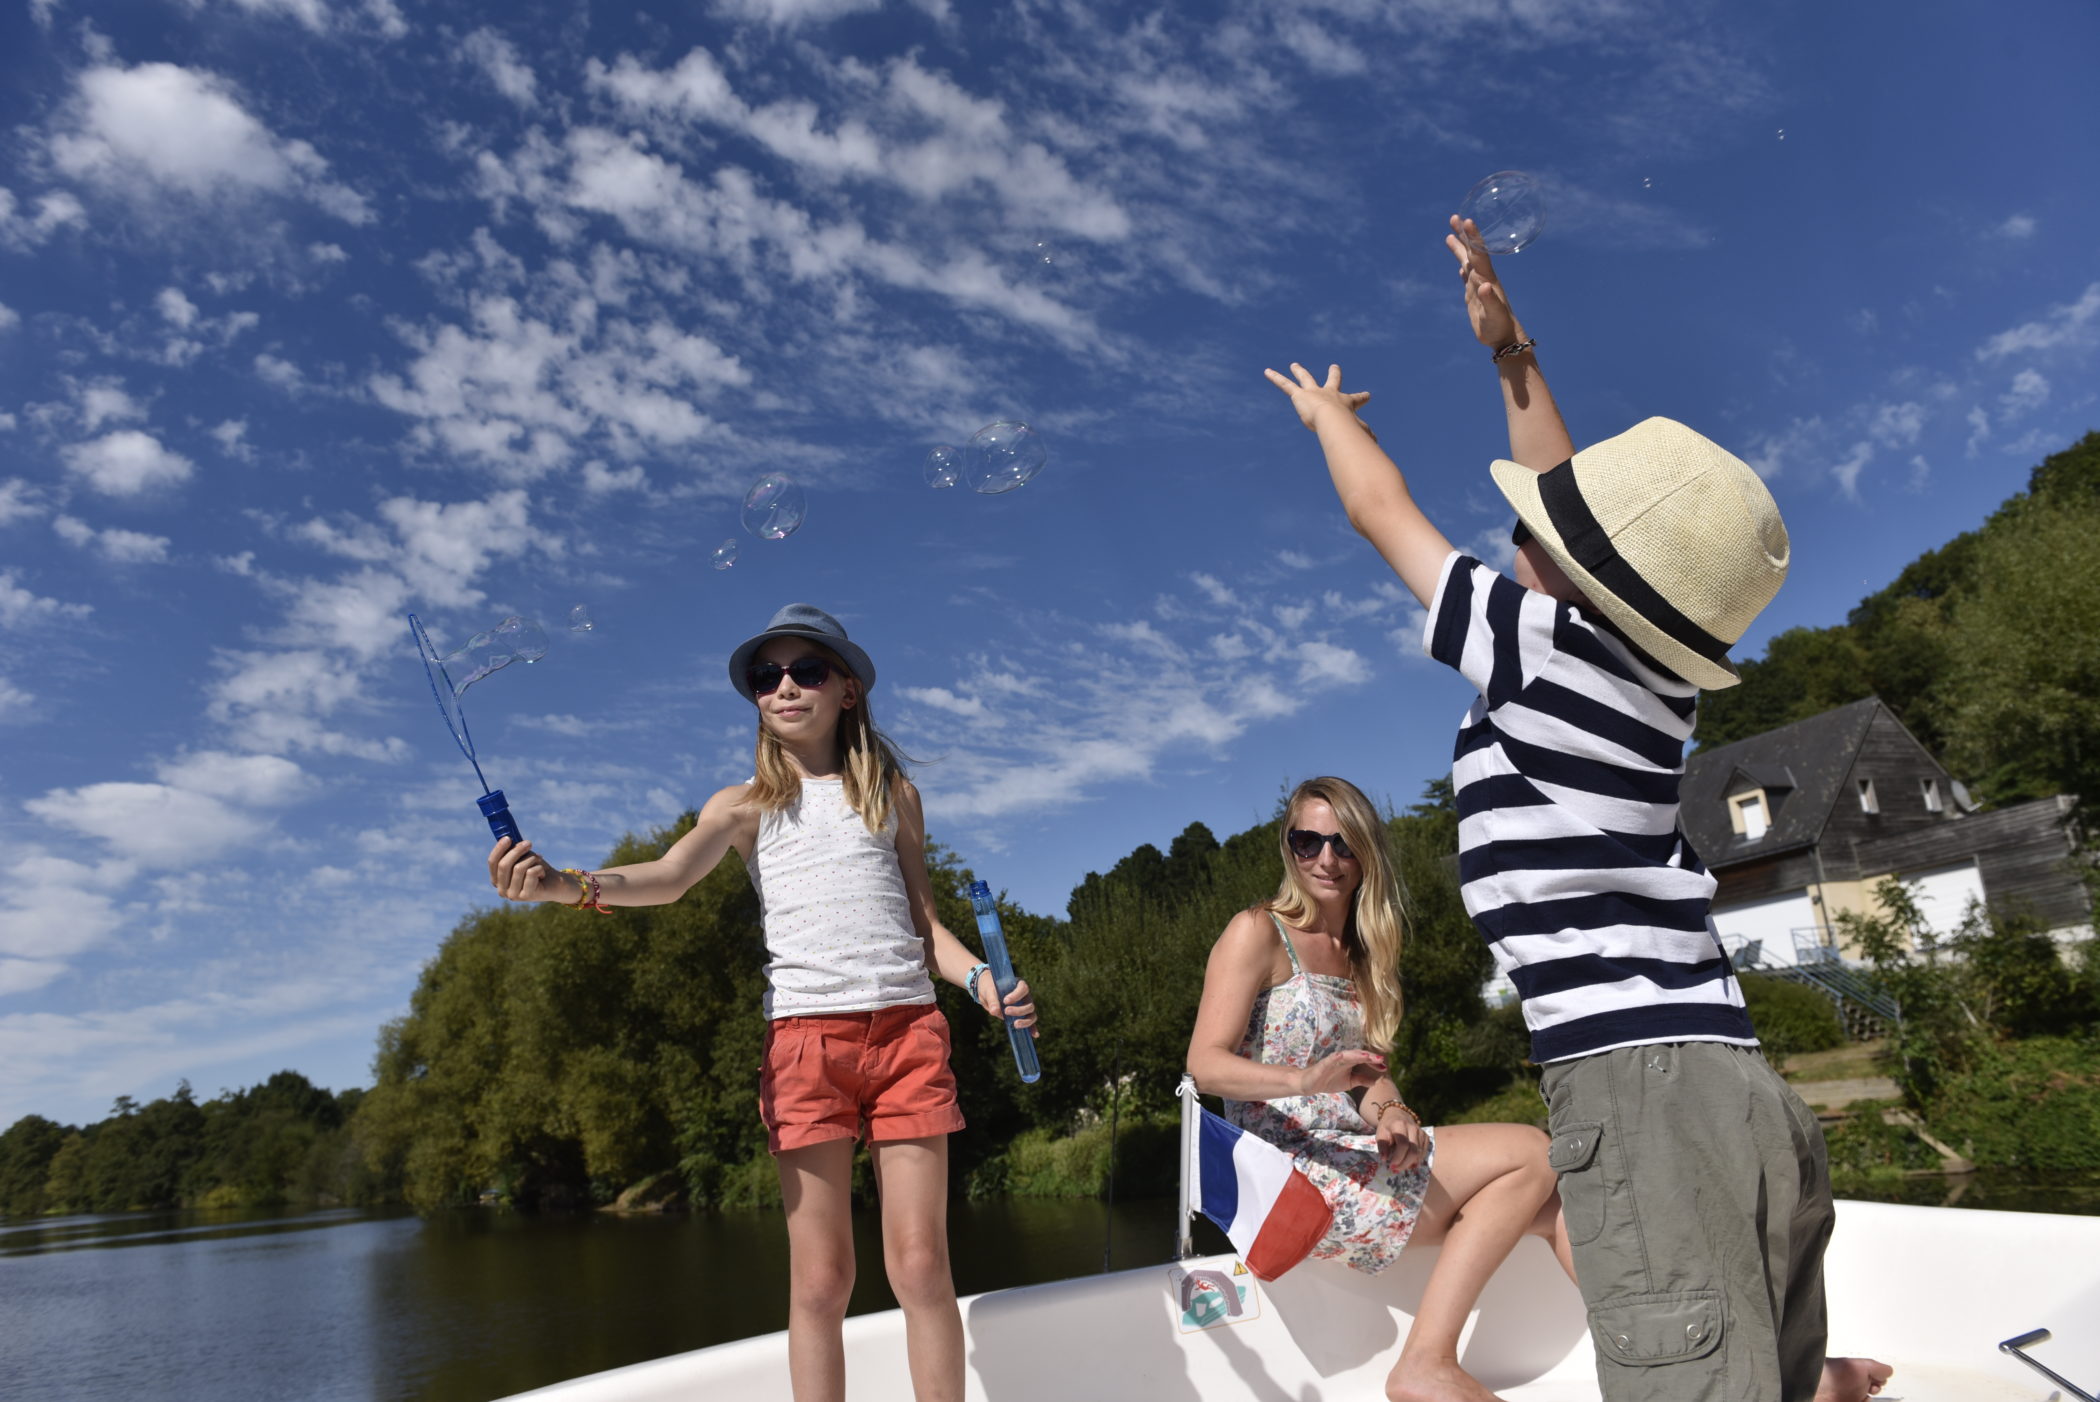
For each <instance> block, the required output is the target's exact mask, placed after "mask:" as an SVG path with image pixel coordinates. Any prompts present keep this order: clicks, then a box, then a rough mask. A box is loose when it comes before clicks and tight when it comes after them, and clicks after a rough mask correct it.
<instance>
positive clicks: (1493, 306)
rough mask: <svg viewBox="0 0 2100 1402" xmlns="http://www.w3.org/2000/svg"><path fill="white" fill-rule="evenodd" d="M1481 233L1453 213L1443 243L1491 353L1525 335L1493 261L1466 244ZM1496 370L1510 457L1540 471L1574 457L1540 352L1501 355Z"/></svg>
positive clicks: (1468, 312) (1468, 316) (1477, 332)
mask: <svg viewBox="0 0 2100 1402" xmlns="http://www.w3.org/2000/svg"><path fill="white" fill-rule="evenodd" d="M1479 237H1480V230H1479V229H1478V227H1476V226H1475V225H1474V224H1473V222H1472V221H1471V220H1465V221H1463V222H1462V221H1460V219H1459V217H1458V216H1457V215H1455V214H1454V215H1452V216H1451V232H1450V233H1448V234H1446V235H1445V236H1444V247H1446V248H1448V249H1450V250H1451V256H1452V257H1454V258H1456V259H1457V260H1458V276H1459V278H1460V280H1462V281H1463V282H1464V283H1465V287H1466V319H1467V320H1468V321H1470V322H1472V324H1473V334H1474V336H1475V337H1477V338H1478V339H1479V341H1480V344H1482V345H1483V346H1486V347H1487V348H1488V350H1489V351H1491V352H1492V351H1499V350H1501V349H1503V348H1504V347H1505V346H1514V345H1521V344H1522V343H1523V342H1524V341H1525V340H1527V339H1528V338H1527V337H1526V336H1525V334H1524V324H1523V323H1522V322H1520V321H1518V320H1517V314H1516V312H1515V311H1513V310H1511V308H1510V305H1509V297H1508V295H1507V294H1506V293H1505V292H1504V291H1503V290H1502V279H1501V278H1500V277H1498V276H1497V275H1496V273H1495V260H1494V259H1492V258H1490V257H1488V255H1487V254H1486V253H1485V252H1484V251H1483V250H1481V249H1479V248H1477V247H1475V246H1474V245H1473V243H1471V242H1469V240H1470V239H1478V238H1479ZM1495 368H1496V370H1498V371H1500V372H1501V377H1502V412H1503V414H1504V416H1505V417H1507V418H1508V420H1509V460H1510V461H1511V462H1514V463H1521V464H1522V465H1523V466H1525V467H1528V468H1530V469H1531V470H1532V471H1534V472H1544V471H1546V470H1547V469H1549V468H1553V467H1557V466H1559V465H1560V464H1561V463H1564V462H1566V461H1567V460H1568V459H1569V458H1571V457H1573V456H1574V455H1575V444H1574V443H1573V441H1572V440H1570V439H1569V437H1568V426H1567V425H1566V424H1564V423H1562V422H1561V418H1560V409H1559V408H1558V407H1557V406H1556V405H1555V404H1554V402H1553V394H1552V392H1551V391H1550V390H1548V389H1547V388H1546V377H1545V375H1544V374H1542V373H1540V371H1539V362H1538V356H1537V355H1536V354H1534V353H1533V352H1532V351H1530V350H1528V349H1527V350H1521V351H1518V352H1516V353H1515V354H1513V355H1505V356H1503V357H1502V359H1500V360H1498V361H1496V362H1495Z"/></svg>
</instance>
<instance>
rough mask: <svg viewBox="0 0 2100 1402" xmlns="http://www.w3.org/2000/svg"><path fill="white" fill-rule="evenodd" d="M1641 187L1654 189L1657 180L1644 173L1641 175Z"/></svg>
mask: <svg viewBox="0 0 2100 1402" xmlns="http://www.w3.org/2000/svg"><path fill="white" fill-rule="evenodd" d="M1641 188H1642V189H1643V190H1652V189H1654V188H1655V182H1654V181H1653V180H1651V179H1649V178H1648V177H1647V176H1645V175H1644V176H1642V177H1641Z"/></svg>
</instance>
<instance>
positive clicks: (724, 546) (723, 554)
mask: <svg viewBox="0 0 2100 1402" xmlns="http://www.w3.org/2000/svg"><path fill="white" fill-rule="evenodd" d="M707 562H708V563H709V564H711V565H713V566H714V567H715V568H716V569H718V570H726V569H728V568H729V567H730V566H731V565H733V564H735V563H736V537H735V536H731V537H730V538H729V539H727V540H725V541H723V542H722V543H721V544H720V545H717V546H716V547H715V553H714V554H713V555H711V556H709V557H708V561H707Z"/></svg>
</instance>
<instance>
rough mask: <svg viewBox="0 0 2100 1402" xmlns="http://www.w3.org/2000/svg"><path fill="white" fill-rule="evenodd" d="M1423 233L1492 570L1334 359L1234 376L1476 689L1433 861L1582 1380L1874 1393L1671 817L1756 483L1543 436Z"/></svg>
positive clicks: (1644, 454) (1661, 1394)
mask: <svg viewBox="0 0 2100 1402" xmlns="http://www.w3.org/2000/svg"><path fill="white" fill-rule="evenodd" d="M1451 224H1452V230H1453V236H1452V237H1451V238H1449V239H1447V240H1446V243H1447V244H1448V246H1449V247H1450V248H1451V251H1452V253H1453V254H1454V255H1455V256H1456V257H1457V259H1458V262H1459V273H1460V276H1461V277H1462V278H1463V279H1464V280H1465V284H1466V305H1467V311H1468V314H1469V317H1470V319H1471V321H1472V323H1473V329H1474V333H1475V335H1476V336H1477V337H1478V338H1479V339H1480V340H1481V342H1482V343H1483V344H1485V345H1487V346H1489V347H1491V348H1492V349H1493V357H1492V359H1493V361H1494V363H1495V365H1496V366H1497V368H1498V370H1499V371H1500V374H1501V382H1502V393H1503V404H1504V409H1505V411H1506V413H1507V416H1508V421H1509V435H1510V455H1511V457H1512V458H1513V459H1514V461H1511V462H1498V463H1496V464H1495V465H1494V467H1493V469H1492V471H1493V476H1494V480H1495V484H1496V486H1497V487H1499V488H1500V489H1501V490H1502V492H1503V494H1504V495H1505V496H1506V497H1508V498H1509V501H1510V503H1511V505H1512V506H1514V507H1515V508H1516V511H1517V516H1518V524H1517V528H1516V533H1515V537H1514V539H1515V543H1516V545H1517V556H1516V561H1515V565H1514V568H1513V570H1512V573H1513V574H1514V575H1515V576H1516V579H1515V581H1514V582H1512V581H1511V580H1509V579H1505V578H1503V577H1502V576H1500V575H1498V574H1496V573H1495V572H1494V571H1493V570H1491V569H1489V568H1488V567H1487V566H1485V565H1483V564H1481V563H1480V562H1479V561H1477V560H1474V559H1471V558H1469V557H1467V556H1465V555H1462V554H1460V553H1459V552H1457V551H1455V550H1453V549H1452V547H1451V545H1450V542H1448V541H1447V540H1445V538H1444V536H1443V535H1442V533H1441V532H1439V531H1438V530H1437V528H1436V527H1435V526H1434V525H1432V524H1431V523H1430V521H1429V520H1428V518H1427V517H1425V516H1424V515H1423V514H1422V512H1421V509H1420V508H1419V507H1417V506H1416V505H1415V503H1414V500H1413V498H1412V497H1411V496H1410V495H1409V493H1408V490H1407V485H1406V482H1405V481H1404V480H1403V479H1402V477H1401V475H1400V472H1399V470H1398V469H1397V468H1396V467H1395V466H1394V465H1393V462H1392V460H1391V459H1390V458H1388V457H1387V456H1386V455H1385V454H1384V453H1383V452H1382V451H1381V450H1380V449H1379V448H1378V446H1377V440H1376V439H1375V438H1374V437H1373V436H1372V435H1371V433H1370V431H1369V430H1368V429H1367V428H1365V427H1364V426H1363V424H1362V423H1361V422H1360V421H1359V420H1358V418H1357V410H1358V409H1360V408H1361V407H1362V406H1363V405H1364V403H1365V402H1366V401H1367V400H1368V399H1369V398H1370V396H1369V395H1368V394H1366V393H1363V392H1354V393H1345V392H1343V390H1342V388H1341V370H1340V367H1339V366H1336V367H1331V368H1330V370H1329V371H1328V376H1327V379H1326V381H1325V383H1319V382H1316V381H1315V380H1314V379H1313V377H1312V376H1311V374H1309V373H1308V372H1307V371H1306V370H1305V369H1304V367H1302V366H1299V365H1296V364H1293V365H1292V367H1291V370H1292V375H1293V377H1294V378H1290V379H1287V378H1285V377H1284V376H1282V375H1280V374H1278V373H1277V372H1276V371H1274V370H1270V371H1266V372H1265V373H1266V374H1267V376H1268V378H1269V379H1270V381H1271V382H1273V383H1274V384H1275V385H1276V386H1277V387H1278V388H1279V389H1282V390H1283V391H1284V392H1285V393H1287V394H1288V395H1290V397H1291V402H1292V405H1293V407H1294V408H1296V409H1297V411H1298V416H1299V418H1300V419H1301V420H1302V421H1303V422H1304V424H1305V426H1306V427H1307V428H1309V429H1311V430H1312V431H1313V432H1314V433H1315V434H1317V435H1318V436H1319V439H1320V446H1321V448H1322V449H1323V450H1324V452H1325V454H1326V458H1327V466H1328V471H1329V473H1330V475H1331V476H1332V478H1333V480H1334V486H1335V490H1336V492H1337V493H1338V494H1339V495H1340V497H1341V500H1342V505H1343V507H1344V508H1345V509H1346V510H1347V511H1348V514H1349V520H1350V523H1351V524H1352V525H1354V526H1355V527H1356V529H1357V530H1358V532H1360V533H1361V534H1362V535H1364V536H1365V537H1366V538H1367V539H1368V540H1370V542H1371V543H1372V544H1373V545H1374V546H1376V547H1377V549H1378V551H1379V553H1380V554H1381V555H1382V556H1384V558H1385V560H1386V562H1387V563H1388V564H1390V565H1391V566H1392V567H1393V570H1394V572H1395V573H1396V574H1398V575H1399V576H1400V579H1401V581H1402V582H1403V583H1405V584H1406V585H1407V587H1408V588H1409V589H1410V590H1411V591H1413V593H1414V595H1415V597H1416V598H1417V599H1419V600H1421V601H1422V604H1423V605H1424V607H1426V608H1427V609H1428V610H1429V622H1428V627H1427V636H1426V639H1425V642H1426V645H1427V647H1428V650H1429V653H1430V655H1431V656H1433V657H1435V658H1436V659H1437V660H1438V661H1440V662H1443V663H1445V664H1447V665H1449V666H1451V667H1454V668H1456V669H1457V670H1458V671H1459V672H1460V673H1462V674H1463V675H1464V676H1465V677H1466V678H1467V680H1469V681H1471V682H1472V683H1473V684H1474V685H1475V686H1476V687H1478V688H1479V690H1480V693H1481V696H1480V699H1479V700H1477V701H1476V702H1474V704H1473V707H1472V709H1471V710H1470V711H1469V712H1468V713H1467V715H1466V718H1465V721H1464V723H1463V725H1462V727H1461V729H1460V731H1459V739H1458V747H1457V753H1456V757H1455V759H1454V762H1453V765H1452V782H1453V787H1454V789H1455V791H1456V794H1457V800H1458V812H1459V868H1460V881H1461V883H1462V885H1463V890H1464V896H1465V902H1466V909H1467V912H1468V913H1469V914H1471V915H1472V917H1473V919H1474V923H1475V924H1476V925H1477V926H1478V927H1479V928H1480V930H1481V933H1482V934H1483V935H1484V936H1485V937H1486V938H1487V939H1488V941H1489V943H1490V944H1491V946H1492V947H1493V949H1494V953H1495V960H1496V965H1497V967H1498V968H1499V969H1501V970H1502V971H1503V972H1504V973H1506V974H1507V975H1508V976H1509V977H1510V979H1511V980H1512V981H1513V982H1514V983H1515V984H1516V987H1517V990H1518V992H1519V994H1520V995H1521V996H1522V997H1523V1000H1524V1013H1525V1021H1526V1023H1527V1025H1528V1026H1529V1027H1530V1029H1531V1034H1532V1057H1533V1059H1534V1060H1535V1061H1538V1062H1540V1063H1542V1064H1544V1065H1545V1074H1544V1079H1543V1082H1542V1085H1541V1089H1542V1090H1543V1092H1544V1093H1545V1095H1546V1098H1547V1102H1548V1106H1549V1117H1550V1118H1549V1126H1550V1132H1551V1135H1552V1148H1551V1156H1552V1161H1553V1167H1554V1169H1555V1170H1556V1172H1557V1173H1558V1175H1559V1178H1560V1194H1561V1202H1562V1211H1563V1213H1564V1217H1565V1231H1566V1238H1567V1242H1568V1244H1569V1246H1570V1247H1571V1248H1572V1252H1573V1256H1574V1261H1575V1269H1576V1276H1577V1281H1578V1284H1579V1285H1580V1287H1581V1290H1582V1294H1583V1300H1584V1302H1585V1304H1586V1305H1587V1306H1588V1309H1589V1316H1590V1324H1591V1333H1592V1336H1593V1338H1594V1340H1595V1343H1596V1351H1597V1371H1598V1376H1599V1381H1600V1382H1601V1383H1602V1385H1603V1389H1604V1395H1605V1397H1606V1398H1607V1399H1609V1402H1634V1399H1644V1400H1645V1399H1657V1400H1658V1402H1660V1399H1670V1400H1671V1402H1691V1399H1709V1398H1710V1399H1723V1398H1726V1399H1742V1402H1770V1399H1775V1398H1780V1399H1786V1402H1808V1399H1810V1398H1811V1397H1813V1396H1816V1395H1818V1385H1819V1382H1820V1383H1821V1384H1822V1386H1823V1391H1822V1393H1821V1395H1822V1396H1823V1397H1825V1398H1847V1397H1849V1398H1859V1397H1863V1396H1865V1395H1867V1394H1868V1393H1870V1392H1878V1391H1879V1390H1880V1388H1881V1384H1882V1382H1883V1381H1885V1380H1886V1378H1887V1376H1888V1370H1887V1369H1886V1368H1885V1367H1883V1366H1881V1365H1878V1364H1870V1363H1868V1362H1866V1361H1865V1360H1847V1359H1835V1360H1831V1364H1830V1367H1829V1368H1828V1369H1826V1368H1825V1366H1824V1358H1823V1345H1824V1334H1825V1324H1824V1310H1823V1277H1822V1257H1823V1247H1824V1244H1825V1242H1826V1241H1827V1240H1828V1238H1829V1234H1830V1226H1831V1201H1830V1184H1829V1178H1828V1173H1827V1170H1826V1164H1825V1156H1824V1148H1823V1136H1822V1132H1821V1130H1820V1129H1819V1128H1818V1127H1817V1125H1816V1121H1815V1116H1814V1115H1813V1114H1812V1113H1811V1112H1810V1111H1809V1110H1808V1108H1807V1107H1806V1106H1805V1105H1804V1104H1802V1102H1801V1100H1800V1098H1799V1097H1798V1096H1796V1095H1795V1094H1794V1093H1793V1092H1792V1091H1791V1090H1790V1089H1789V1088H1788V1087H1787V1086H1786V1084H1785V1082H1783V1081H1782V1080H1780V1078H1779V1077H1778V1076H1777V1075H1776V1074H1775V1073H1774V1072H1773V1071H1772V1069H1771V1067H1770V1066H1769V1065H1768V1064H1767V1063H1766V1062H1765V1060H1764V1058H1763V1056H1762V1055H1761V1054H1760V1053H1759V1051H1758V1049H1757V1045H1758V1044H1757V1037H1756V1034H1755V1033H1754V1032H1753V1031H1752V1030H1751V1026H1750V1019H1749V1016H1748V1014H1747V1013H1746V1012H1745V1011H1744V1007H1743V998H1742V992H1741V989H1740V988H1739V987H1738V985H1737V983H1736V979H1735V975H1734V971H1733V969H1731V968H1730V967H1729V964H1728V959H1727V956H1726V955H1725V954H1723V953H1722V951H1721V947H1720V943H1719V941H1718V939H1717V938H1716V937H1715V935H1714V933H1713V930H1712V924H1711V920H1710V918H1709V915H1708V907H1709V906H1710V904H1711V902H1712V898H1713V891H1714V884H1715V883H1714V880H1713V878H1712V877H1711V876H1710V875H1708V874H1707V872H1706V869H1705V867H1704V866H1703V865H1701V863H1700V861H1699V858H1698V855H1697V854H1696V853H1694V852H1693V851H1692V849H1691V847H1690V846H1689V845H1688V844H1687V843H1686V842H1685V840H1684V837H1683V835H1682V833H1681V832H1680V831H1679V828H1678V822H1677V802H1678V784H1679V782H1680V780H1681V779H1682V777H1683V773H1684V758H1683V756H1684V746H1685V744H1686V742H1687V741H1689V740H1690V738H1691V735H1692V726H1693V720H1694V713H1695V710H1696V706H1697V700H1698V693H1699V689H1700V688H1701V687H1725V686H1732V685H1734V684H1735V683H1736V681H1737V680H1738V678H1737V675H1736V672H1735V670H1734V668H1733V667H1731V666H1730V665H1729V663H1728V658H1727V650H1728V647H1729V646H1730V645H1731V644H1733V643H1734V642H1736V641H1737V640H1738V639H1739V638H1741V636H1742V635H1743V632H1744V631H1745V630H1746V629H1747V628H1748V627H1749V626H1750V624H1751V622H1752V621H1754V620H1755V619H1756V617H1757V615H1758V613H1759V612H1760V611H1761V610H1762V609H1763V608H1764V606H1765V605H1766V604H1767V603H1769V602H1770V601H1771V599H1772V596H1773V595H1774V594H1775V593H1777V592H1778V590H1779V586H1780V584H1781V583H1782V582H1784V580H1785V578H1786V570H1787V558H1788V544H1787V535H1786V527H1785V525H1784V524H1783V523H1782V522H1781V521H1780V518H1779V511H1778V508H1777V506H1776V505H1775V504H1774V503H1773V501H1772V497H1771V494H1770V493H1769V492H1767V491H1766V490H1765V487H1764V484H1763V482H1761V481H1760V480H1759V479H1758V477H1757V474H1756V473H1754V472H1752V471H1751V470H1750V469H1749V468H1748V467H1747V466H1745V465H1744V464H1743V463H1742V462H1740V461H1739V460H1737V459H1736V458H1735V457H1734V456H1733V455H1731V454H1729V453H1728V452H1727V451H1725V450H1724V449H1722V448H1720V447H1719V446H1718V445H1716V444H1714V443H1712V442H1709V441H1708V440H1707V439H1705V438H1703V437H1701V436H1700V435H1698V434H1697V433H1694V432H1693V431H1692V430H1690V429H1688V428H1686V427H1684V426H1683V425H1682V424H1677V423H1673V422H1671V421H1669V420H1667V419H1649V420H1647V421H1646V422H1644V423H1641V424H1637V425H1635V426H1634V427H1633V428H1631V429H1629V430H1627V431H1626V432H1625V433H1623V434H1620V435H1619V436H1618V437H1616V438H1612V439H1607V440H1606V441H1604V442H1602V443H1599V444H1597V445H1595V446H1594V447H1591V448H1588V449H1586V450H1584V451H1583V452H1581V453H1577V452H1575V451H1574V445H1573V443H1572V442H1571V441H1570V440H1569V437H1568V433H1567V429H1566V427H1565V425H1563V423H1562V422H1561V417H1560V413H1559V411H1558V409H1556V408H1555V407H1554V404H1553V400H1552V397H1551V395H1550V394H1548V393H1547V390H1546V384H1545V381H1544V379H1543V378H1542V377H1541V375H1540V373H1539V369H1538V364H1537V361H1536V360H1535V358H1534V357H1533V356H1532V354H1531V351H1532V345H1533V343H1532V341H1531V340H1530V339H1528V338H1527V337H1526V336H1525V335H1524V332H1523V329H1522V327H1521V326H1520V325H1519V324H1518V323H1517V320H1516V318H1515V316H1514V314H1513V313H1512V312H1511V311H1510V308H1509V304H1508V302H1507V300H1506V299H1505V298H1504V296H1503V294H1502V289H1501V287H1500V284H1499V283H1498V282H1497V281H1496V279H1495V275H1494V270H1493V267H1492V264H1491V263H1490V261H1489V260H1488V258H1487V256H1486V255H1485V254H1484V253H1481V252H1480V251H1478V249H1477V248H1475V247H1473V246H1471V245H1470V244H1469V243H1468V242H1466V241H1465V238H1466V237H1467V236H1471V237H1474V238H1477V234H1475V233H1474V231H1473V230H1472V228H1471V226H1470V225H1464V226H1462V225H1461V224H1460V223H1459V221H1458V220H1457V219H1453V220H1452V221H1451ZM1384 1113H1388V1114H1394V1115H1401V1114H1405V1113H1406V1111H1405V1107H1401V1108H1400V1109H1397V1110H1388V1111H1386V1112H1384ZM1826 1374H1827V1375H1828V1376H1826Z"/></svg>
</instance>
